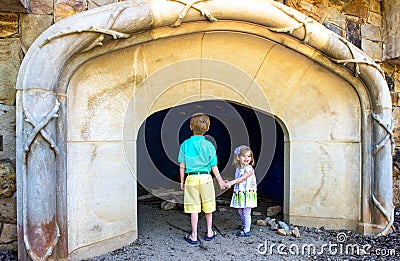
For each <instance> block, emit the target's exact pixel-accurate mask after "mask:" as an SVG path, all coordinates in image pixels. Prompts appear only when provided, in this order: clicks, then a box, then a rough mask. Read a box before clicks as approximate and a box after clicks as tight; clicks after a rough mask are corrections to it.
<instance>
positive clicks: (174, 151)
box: [137, 100, 284, 203]
mask: <svg viewBox="0 0 400 261" xmlns="http://www.w3.org/2000/svg"><path fill="white" fill-rule="evenodd" d="M197 112H204V113H207V114H208V115H209V116H210V121H211V126H210V129H209V131H208V132H207V133H206V135H205V136H206V139H208V140H210V141H211V142H212V143H213V144H214V146H215V147H216V149H217V157H218V168H219V170H220V172H221V174H222V176H223V178H224V179H233V176H234V167H233V166H232V162H233V150H234V148H235V147H237V146H239V145H241V144H244V145H248V146H250V148H251V149H252V151H253V153H254V158H255V162H256V168H255V170H256V176H257V181H258V192H259V193H260V194H262V195H263V196H265V197H267V198H270V199H273V200H276V201H278V202H281V203H282V202H283V194H284V134H283V130H282V128H281V127H280V125H279V124H278V123H277V121H276V120H275V119H274V117H273V115H271V114H268V113H264V112H260V111H257V110H254V109H252V108H250V107H247V106H243V105H240V104H237V103H234V102H228V101H225V100H208V101H200V102H193V103H189V104H185V105H180V106H176V107H173V108H169V109H165V110H162V111H159V112H156V113H154V114H152V115H150V116H149V117H148V118H147V119H146V121H145V122H144V123H143V124H142V126H141V128H140V129H139V133H138V138H137V173H138V182H139V183H140V185H141V186H143V187H144V188H145V189H146V190H148V191H151V190H154V189H159V188H167V189H178V188H179V166H178V163H177V156H178V151H179V145H180V144H181V143H182V142H183V141H184V140H185V139H187V138H189V137H190V136H191V135H192V132H191V131H190V128H189V122H190V117H191V115H193V114H194V113H197Z"/></svg>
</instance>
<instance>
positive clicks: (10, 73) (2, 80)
mask: <svg viewBox="0 0 400 261" xmlns="http://www.w3.org/2000/svg"><path fill="white" fill-rule="evenodd" d="M21 59H22V55H21V51H20V41H19V39H18V38H8V39H0V104H5V105H14V103H15V83H16V81H17V75H18V69H19V66H20V64H21Z"/></svg>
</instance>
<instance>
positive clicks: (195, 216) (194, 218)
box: [190, 213, 199, 241]
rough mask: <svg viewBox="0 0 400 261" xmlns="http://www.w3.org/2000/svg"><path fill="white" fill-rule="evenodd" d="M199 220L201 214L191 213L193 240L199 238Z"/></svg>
mask: <svg viewBox="0 0 400 261" xmlns="http://www.w3.org/2000/svg"><path fill="white" fill-rule="evenodd" d="M198 222H199V214H198V213H191V214H190V224H191V225H192V234H191V237H190V239H191V240H193V241H196V240H197V223H198Z"/></svg>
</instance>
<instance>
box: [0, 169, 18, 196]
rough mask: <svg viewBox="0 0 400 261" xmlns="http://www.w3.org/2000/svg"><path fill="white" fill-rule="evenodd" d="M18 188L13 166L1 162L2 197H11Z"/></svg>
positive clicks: (0, 188)
mask: <svg viewBox="0 0 400 261" xmlns="http://www.w3.org/2000/svg"><path fill="white" fill-rule="evenodd" d="M16 190H17V186H16V180H15V171H14V168H13V166H12V165H11V164H10V163H0V198H8V197H11V196H12V195H13V194H14V192H15V191H16Z"/></svg>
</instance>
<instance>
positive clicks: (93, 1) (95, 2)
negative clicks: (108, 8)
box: [88, 0, 122, 9]
mask: <svg viewBox="0 0 400 261" xmlns="http://www.w3.org/2000/svg"><path fill="white" fill-rule="evenodd" d="M118 2H122V1H118V0H88V9H93V8H96V7H100V6H103V5H109V4H113V3H118Z"/></svg>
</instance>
